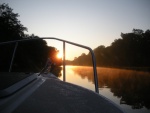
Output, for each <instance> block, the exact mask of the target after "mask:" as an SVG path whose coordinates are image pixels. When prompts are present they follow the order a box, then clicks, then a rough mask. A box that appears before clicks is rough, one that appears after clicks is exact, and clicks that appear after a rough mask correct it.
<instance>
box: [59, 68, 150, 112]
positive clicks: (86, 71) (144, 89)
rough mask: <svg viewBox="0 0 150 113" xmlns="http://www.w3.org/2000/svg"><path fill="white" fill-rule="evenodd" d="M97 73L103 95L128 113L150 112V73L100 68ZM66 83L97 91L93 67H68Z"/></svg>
mask: <svg viewBox="0 0 150 113" xmlns="http://www.w3.org/2000/svg"><path fill="white" fill-rule="evenodd" d="M97 73H98V83H99V92H100V94H101V95H103V96H105V97H107V98H108V99H110V100H112V101H113V102H115V103H116V104H117V105H119V106H120V107H121V108H122V109H123V110H124V111H125V112H127V113H149V112H150V97H149V95H150V90H149V88H150V73H149V72H142V71H134V70H125V69H116V68H102V67H98V68H97ZM62 78H63V76H61V77H60V79H62ZM66 81H67V82H71V83H73V84H77V85H80V86H82V87H85V88H88V89H90V90H93V91H94V90H95V86H94V76H93V69H92V67H87V66H66Z"/></svg>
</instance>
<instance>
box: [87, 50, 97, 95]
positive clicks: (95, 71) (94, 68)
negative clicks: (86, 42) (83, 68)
mask: <svg viewBox="0 0 150 113" xmlns="http://www.w3.org/2000/svg"><path fill="white" fill-rule="evenodd" d="M89 51H90V52H91V55H92V62H93V72H94V82H95V91H96V92H97V93H99V90H98V76H97V69H96V58H95V55H94V52H93V51H92V50H91V49H90V50H89Z"/></svg>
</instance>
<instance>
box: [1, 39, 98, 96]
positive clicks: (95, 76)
mask: <svg viewBox="0 0 150 113" xmlns="http://www.w3.org/2000/svg"><path fill="white" fill-rule="evenodd" d="M39 39H53V40H58V41H61V42H63V81H65V79H66V69H65V66H66V64H65V60H66V59H65V54H66V47H65V44H66V43H68V44H71V45H74V46H78V47H81V48H84V49H88V50H89V51H90V53H91V55H92V63H93V72H94V82H95V92H97V93H99V90H98V77H97V70H96V59H95V55H94V52H93V50H92V49H91V48H90V47H87V46H84V45H81V44H77V43H74V42H70V41H66V40H63V39H59V38H54V37H41V38H32V39H22V40H15V41H8V42H2V43H0V45H3V44H10V43H15V48H14V51H13V56H12V59H11V63H10V67H9V72H11V69H12V65H13V61H14V57H15V53H16V49H17V46H18V43H19V42H23V41H29V40H39Z"/></svg>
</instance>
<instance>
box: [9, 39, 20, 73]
mask: <svg viewBox="0 0 150 113" xmlns="http://www.w3.org/2000/svg"><path fill="white" fill-rule="evenodd" d="M17 46H18V42H16V44H15V48H14V52H13V56H12V59H11V63H10V67H9V72H11V69H12V65H13V62H14V57H15V53H16V49H17Z"/></svg>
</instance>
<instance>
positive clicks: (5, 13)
mask: <svg viewBox="0 0 150 113" xmlns="http://www.w3.org/2000/svg"><path fill="white" fill-rule="evenodd" d="M18 17H19V15H18V13H14V12H13V9H12V8H10V7H9V6H8V4H5V3H3V4H0V42H6V41H13V40H22V39H34V40H30V41H25V42H19V43H18V46H17V49H16V54H15V57H14V62H13V67H12V71H21V72H22V71H24V72H31V71H33V72H37V71H40V70H41V69H42V68H43V67H44V66H45V64H46V61H47V59H48V58H51V60H52V61H53V62H54V63H55V65H56V66H60V65H61V63H62V59H58V58H57V57H56V56H57V54H58V52H59V51H58V50H57V49H56V48H55V47H50V46H48V45H47V43H46V41H45V40H43V39H40V38H39V37H38V36H35V35H34V34H32V35H28V34H25V33H24V32H25V31H27V28H26V27H24V26H23V25H22V24H21V22H20V21H19V20H18ZM15 46H16V45H15V43H12V44H7V45H0V71H3V72H6V71H8V70H9V66H10V62H11V60H12V55H13V52H14V48H15Z"/></svg>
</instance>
